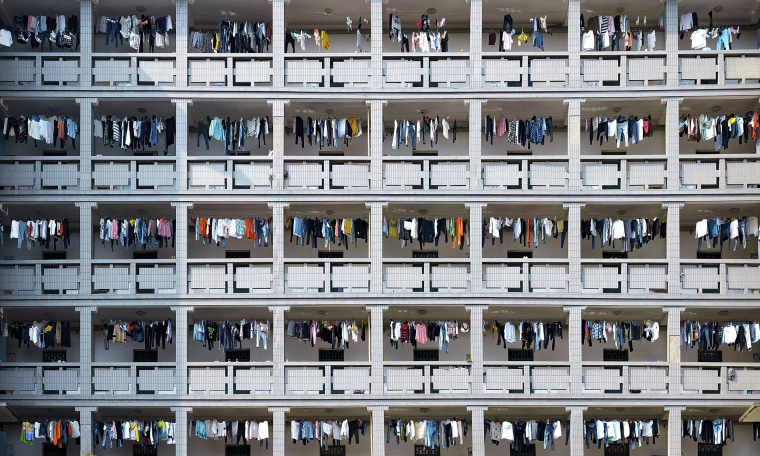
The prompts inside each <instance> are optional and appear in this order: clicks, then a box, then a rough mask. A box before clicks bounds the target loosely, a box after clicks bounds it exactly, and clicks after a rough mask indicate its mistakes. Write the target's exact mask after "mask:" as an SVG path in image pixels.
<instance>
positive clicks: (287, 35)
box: [285, 32, 296, 54]
mask: <svg viewBox="0 0 760 456" xmlns="http://www.w3.org/2000/svg"><path fill="white" fill-rule="evenodd" d="M288 45H291V46H293V54H295V53H296V39H295V38H293V35H291V34H290V32H285V53H286V54H287V53H288Z"/></svg>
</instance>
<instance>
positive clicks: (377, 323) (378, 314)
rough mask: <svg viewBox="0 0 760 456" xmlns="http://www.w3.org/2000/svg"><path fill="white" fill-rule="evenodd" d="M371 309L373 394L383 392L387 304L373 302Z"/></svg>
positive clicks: (369, 308) (371, 379)
mask: <svg viewBox="0 0 760 456" xmlns="http://www.w3.org/2000/svg"><path fill="white" fill-rule="evenodd" d="M366 307H367V310H368V311H369V340H370V344H369V361H370V363H371V364H370V365H371V369H370V384H371V386H372V387H371V394H373V395H382V394H383V370H384V368H383V347H384V344H383V311H384V310H387V309H388V306H387V305H381V304H372V305H368V306H366Z"/></svg>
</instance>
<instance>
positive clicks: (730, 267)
mask: <svg viewBox="0 0 760 456" xmlns="http://www.w3.org/2000/svg"><path fill="white" fill-rule="evenodd" d="M758 290H760V261H758V260H699V261H694V260H682V261H681V294H693V293H698V294H707V293H719V294H751V293H756V292H757V291H758Z"/></svg>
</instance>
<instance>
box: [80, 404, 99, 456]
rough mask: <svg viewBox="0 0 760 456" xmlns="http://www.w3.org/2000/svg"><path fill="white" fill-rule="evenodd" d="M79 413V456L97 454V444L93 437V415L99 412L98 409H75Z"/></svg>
mask: <svg viewBox="0 0 760 456" xmlns="http://www.w3.org/2000/svg"><path fill="white" fill-rule="evenodd" d="M74 410H76V411H77V413H79V432H80V434H82V435H81V436H80V438H79V456H85V455H87V454H95V450H94V447H95V442H93V436H92V414H93V413H95V412H97V411H98V408H97V407H74Z"/></svg>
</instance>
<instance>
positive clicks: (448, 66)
mask: <svg viewBox="0 0 760 456" xmlns="http://www.w3.org/2000/svg"><path fill="white" fill-rule="evenodd" d="M383 86H384V87H388V88H396V87H424V88H430V87H460V88H466V87H469V86H470V54H469V53H466V52H463V53H458V54H417V53H397V52H386V53H384V54H383Z"/></svg>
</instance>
